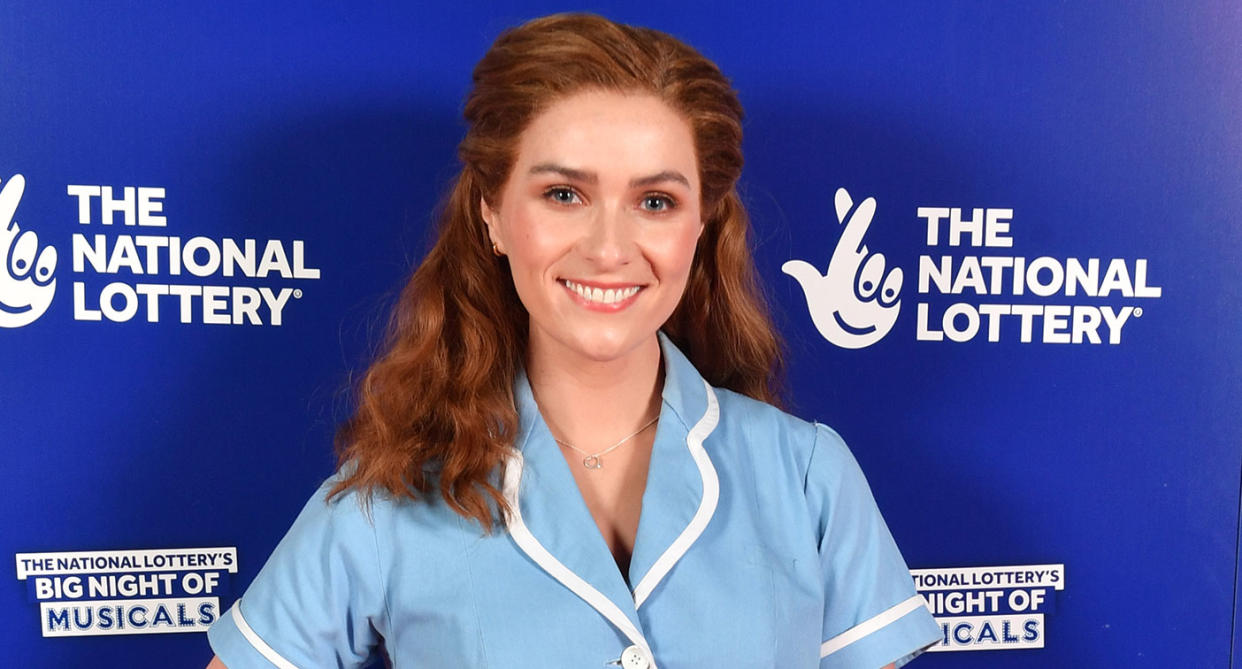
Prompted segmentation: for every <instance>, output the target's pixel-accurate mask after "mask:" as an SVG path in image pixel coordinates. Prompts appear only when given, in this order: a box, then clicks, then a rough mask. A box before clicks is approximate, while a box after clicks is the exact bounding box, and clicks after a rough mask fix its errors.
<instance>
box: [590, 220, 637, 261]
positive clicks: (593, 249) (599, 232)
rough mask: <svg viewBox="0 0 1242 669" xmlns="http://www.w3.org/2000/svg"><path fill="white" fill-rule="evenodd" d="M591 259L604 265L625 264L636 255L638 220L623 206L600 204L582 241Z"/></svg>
mask: <svg viewBox="0 0 1242 669" xmlns="http://www.w3.org/2000/svg"><path fill="white" fill-rule="evenodd" d="M579 251H580V252H581V253H582V255H583V256H584V257H586V258H587V259H588V260H590V261H592V262H594V263H595V264H596V265H599V266H601V267H604V268H608V267H615V266H621V265H625V264H626V263H628V262H629V261H630V259H631V258H632V257H633V254H634V221H633V220H632V219H631V216H630V215H629V214H628V212H626V211H624V210H623V209H622V208H621V207H619V206H604V207H600V208H599V209H598V210H597V211H596V212H595V215H594V216H592V217H591V221H590V224H589V225H588V226H587V229H586V231H585V232H584V235H583V237H582V240H581V242H580V243H579Z"/></svg>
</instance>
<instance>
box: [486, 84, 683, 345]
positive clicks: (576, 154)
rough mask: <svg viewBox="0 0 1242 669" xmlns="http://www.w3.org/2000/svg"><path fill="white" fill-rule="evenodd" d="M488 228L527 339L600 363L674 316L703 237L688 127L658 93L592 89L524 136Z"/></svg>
mask: <svg viewBox="0 0 1242 669" xmlns="http://www.w3.org/2000/svg"><path fill="white" fill-rule="evenodd" d="M499 197H500V203H499V206H498V208H496V209H492V208H491V207H489V206H488V204H487V203H486V202H483V203H482V209H483V218H484V220H485V221H486V223H487V226H488V233H489V235H490V236H491V240H492V241H493V242H495V244H496V246H497V248H498V249H499V250H500V251H501V252H503V253H505V254H506V255H507V256H508V260H509V267H510V269H511V270H512V272H513V283H514V286H515V287H516V288H517V293H518V296H519V297H520V298H521V299H522V303H523V304H524V305H525V306H526V310H527V311H528V312H529V313H530V336H531V346H532V347H533V348H536V349H537V350H540V351H541V352H542V351H547V352H551V353H553V354H559V355H571V356H581V357H585V358H587V359H590V360H596V361H605V360H615V359H620V358H623V357H625V356H626V355H627V354H629V353H631V352H633V351H635V350H636V349H637V348H638V347H640V346H642V345H644V344H651V343H653V340H654V337H655V333H656V331H657V330H658V329H659V328H660V326H661V325H663V324H664V322H665V321H666V320H667V319H668V317H669V316H670V315H671V314H672V313H673V309H674V308H675V307H676V306H677V303H678V301H679V300H680V299H681V295H682V293H683V292H684V290H685V287H686V280H687V277H688V276H689V273H690V265H691V262H692V261H693V259H694V248H695V244H696V242H697V241H698V237H699V233H700V232H702V229H703V224H702V221H701V216H700V211H699V210H700V204H699V178H698V163H697V159H696V157H695V152H694V140H693V136H692V135H691V131H690V127H689V125H688V124H687V123H686V122H685V121H684V120H682V118H681V117H680V116H679V115H678V114H677V113H676V112H674V111H673V110H672V109H671V108H669V107H668V106H667V105H665V104H664V103H663V102H661V101H660V100H659V99H657V98H655V97H653V96H650V95H643V94H621V93H615V92H603V91H588V92H583V93H578V94H575V95H572V96H569V97H566V98H563V99H561V100H559V101H557V102H556V103H554V104H552V105H551V106H550V107H548V108H547V109H546V110H545V111H544V112H543V113H541V114H539V115H538V116H536V117H535V118H534V120H533V121H532V122H531V124H530V126H529V127H527V128H526V130H525V131H524V132H523V133H522V135H521V137H520V140H519V144H518V152H517V158H516V161H515V162H514V165H513V169H512V171H511V172H510V174H509V178H508V181H506V182H505V184H504V186H503V188H502V190H501V193H500V196H499Z"/></svg>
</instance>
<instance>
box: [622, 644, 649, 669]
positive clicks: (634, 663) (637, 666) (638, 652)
mask: <svg viewBox="0 0 1242 669" xmlns="http://www.w3.org/2000/svg"><path fill="white" fill-rule="evenodd" d="M650 666H651V661H650V660H648V659H647V654H646V653H644V652H643V649H642V648H639V647H638V646H630V647H629V648H626V649H625V650H624V651H622V652H621V667H622V669H647V667H650Z"/></svg>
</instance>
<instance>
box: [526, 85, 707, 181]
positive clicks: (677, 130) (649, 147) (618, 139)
mask: <svg viewBox="0 0 1242 669" xmlns="http://www.w3.org/2000/svg"><path fill="white" fill-rule="evenodd" d="M516 158H517V160H516V161H515V165H514V167H515V168H516V170H517V172H519V173H521V175H522V176H538V175H544V174H553V173H559V174H560V175H561V176H564V177H566V178H578V179H580V180H582V181H584V182H586V183H592V182H598V181H599V180H601V179H604V180H612V181H616V180H618V179H620V180H623V181H624V182H625V183H626V184H627V185H635V186H641V185H643V183H642V182H643V180H646V182H654V181H673V182H682V183H683V185H684V186H685V187H688V188H691V189H695V190H697V188H698V174H697V172H698V170H697V160H696V157H695V150H694V137H693V134H692V132H691V129H690V125H689V124H688V123H687V122H686V121H685V120H684V119H683V118H682V116H681V115H680V114H679V113H677V112H676V111H675V110H674V109H673V108H672V107H670V106H668V105H667V104H666V103H665V102H663V101H662V100H660V99H659V98H657V97H656V96H654V95H650V94H644V93H618V92H612V91H597V90H590V91H584V92H581V93H577V94H573V95H570V96H566V97H564V98H561V99H559V100H557V101H555V102H553V103H552V104H550V105H548V106H547V107H546V108H545V109H544V110H543V111H541V112H540V113H539V114H538V115H536V116H535V118H534V119H532V120H531V123H530V124H529V125H528V126H527V127H526V129H525V130H524V131H523V132H522V135H521V137H520V138H519V142H518V153H517V157H516Z"/></svg>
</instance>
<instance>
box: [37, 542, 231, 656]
mask: <svg viewBox="0 0 1242 669" xmlns="http://www.w3.org/2000/svg"><path fill="white" fill-rule="evenodd" d="M235 573H237V549H236V548H234V547H224V548H170V549H152V550H120V551H79V552H67V553H18V554H17V580H19V581H25V582H26V591H27V595H28V598H29V599H30V601H34V602H38V603H39V627H40V629H41V630H42V632H43V636H45V637H62V636H99V635H113V634H164V633H170V632H205V631H207V628H208V627H210V626H211V624H212V623H213V622H215V621H216V618H218V617H220V595H221V594H227V593H228V587H227V586H228V575H229V574H235Z"/></svg>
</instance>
